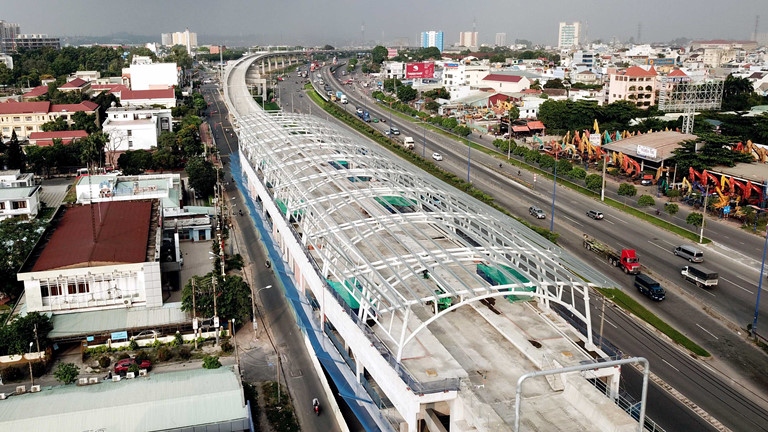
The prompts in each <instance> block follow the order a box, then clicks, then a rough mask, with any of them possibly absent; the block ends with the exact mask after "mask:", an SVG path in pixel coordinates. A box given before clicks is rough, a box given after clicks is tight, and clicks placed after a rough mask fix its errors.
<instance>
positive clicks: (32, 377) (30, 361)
mask: <svg viewBox="0 0 768 432" xmlns="http://www.w3.org/2000/svg"><path fill="white" fill-rule="evenodd" d="M34 344H35V343H34V342H30V343H29V353H27V355H28V356H30V357H31V354H32V345H34ZM27 360H28V361H29V378H30V379H32V385H35V374H33V373H32V359H31V358H28V359H27Z"/></svg>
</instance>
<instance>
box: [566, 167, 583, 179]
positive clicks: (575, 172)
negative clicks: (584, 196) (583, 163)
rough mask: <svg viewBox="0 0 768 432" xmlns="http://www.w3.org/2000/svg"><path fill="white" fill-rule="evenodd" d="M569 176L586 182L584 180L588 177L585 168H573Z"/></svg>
mask: <svg viewBox="0 0 768 432" xmlns="http://www.w3.org/2000/svg"><path fill="white" fill-rule="evenodd" d="M568 175H569V176H571V177H573V178H575V179H577V180H584V178H585V177H587V172H586V171H584V168H579V167H573V169H572V170H571V172H569V173H568Z"/></svg>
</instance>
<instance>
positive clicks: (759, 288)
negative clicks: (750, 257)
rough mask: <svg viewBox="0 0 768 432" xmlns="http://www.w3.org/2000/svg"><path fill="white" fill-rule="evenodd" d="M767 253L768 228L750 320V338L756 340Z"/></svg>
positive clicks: (767, 229)
mask: <svg viewBox="0 0 768 432" xmlns="http://www.w3.org/2000/svg"><path fill="white" fill-rule="evenodd" d="M766 251H768V227H766V230H765V242H764V243H763V261H762V263H761V264H760V280H758V281H757V299H756V300H755V317H754V318H753V319H752V336H753V337H754V338H755V339H757V316H758V314H759V312H760V292H761V291H762V290H763V274H764V272H765V253H766Z"/></svg>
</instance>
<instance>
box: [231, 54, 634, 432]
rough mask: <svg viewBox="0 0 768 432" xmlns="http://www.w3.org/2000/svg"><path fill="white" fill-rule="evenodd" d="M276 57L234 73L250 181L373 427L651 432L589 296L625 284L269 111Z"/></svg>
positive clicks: (336, 373)
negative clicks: (263, 88)
mask: <svg viewBox="0 0 768 432" xmlns="http://www.w3.org/2000/svg"><path fill="white" fill-rule="evenodd" d="M265 55H266V54H265ZM260 56H261V55H259V54H257V55H252V56H248V57H244V58H243V59H241V60H240V61H238V62H237V63H236V64H234V65H232V66H230V67H229V68H228V69H227V71H226V75H225V79H224V80H223V81H222V82H223V84H224V96H225V99H226V102H227V106H228V108H229V110H230V114H231V116H232V120H233V124H234V126H235V128H236V130H237V134H238V138H239V155H238V156H239V158H238V159H239V164H238V166H239V167H240V169H241V170H242V173H241V175H242V179H243V184H242V186H243V189H244V190H246V191H247V193H248V198H249V199H250V200H252V201H253V203H254V204H255V207H256V208H258V209H259V211H260V216H261V218H262V220H263V221H264V226H265V227H266V228H267V230H268V231H269V232H270V234H271V239H270V240H271V241H272V242H273V246H274V251H275V252H276V253H277V254H278V255H279V258H280V260H281V262H282V263H281V264H282V265H283V266H284V268H285V274H286V275H288V277H290V280H291V285H292V287H286V288H285V295H286V296H287V297H288V298H289V299H290V301H291V302H292V304H293V307H294V309H296V315H297V321H298V324H299V328H300V329H301V331H302V332H304V334H305V337H306V341H307V346H308V348H309V349H310V350H312V351H313V354H314V355H315V357H316V359H317V362H318V365H322V366H323V367H324V369H325V371H326V372H327V375H328V376H330V377H331V379H332V380H333V381H334V384H335V386H336V388H337V389H338V394H339V395H340V396H341V397H342V398H344V400H345V401H346V403H347V404H348V405H349V406H350V407H351V408H352V411H353V412H354V413H355V415H356V416H357V417H358V419H359V420H360V421H361V423H362V424H363V425H364V426H365V427H366V428H367V429H368V430H393V431H395V430H397V431H417V430H430V431H439V430H450V431H504V430H515V428H516V427H519V430H528V431H533V430H546V431H579V430H583V431H596V430H599V431H630V430H637V429H638V426H639V425H638V422H637V420H636V418H637V412H636V411H633V410H632V409H630V410H629V411H631V412H632V414H633V415H634V417H635V418H633V415H630V414H629V413H627V411H628V409H627V408H626V407H625V406H621V405H622V404H621V403H619V400H620V398H619V379H620V375H619V373H620V370H619V367H618V366H614V365H612V366H611V367H601V366H602V365H601V366H598V362H603V361H606V360H611V357H612V356H614V355H617V354H618V353H616V352H611V351H610V350H609V349H608V348H606V347H605V346H604V345H602V343H601V346H596V344H595V341H596V340H597V338H595V337H594V335H593V333H592V326H591V319H590V308H589V301H590V297H591V296H592V295H593V292H591V289H592V288H594V287H619V285H618V284H617V283H616V282H614V281H613V280H611V279H610V278H608V277H607V276H605V275H603V274H602V273H601V272H599V271H596V270H594V269H593V268H591V267H590V266H588V265H586V264H585V263H583V262H582V261H581V260H579V259H578V258H576V257H574V256H571V255H570V254H568V253H567V252H565V251H564V250H562V249H561V248H559V247H558V246H556V245H554V244H552V243H551V242H549V241H548V240H546V239H545V238H543V237H541V236H540V235H538V234H536V233H535V232H533V231H532V230H530V229H529V228H527V227H526V226H525V225H524V224H522V223H520V222H518V221H517V220H515V219H513V218H511V217H509V216H506V215H504V214H503V213H501V212H499V211H497V210H495V209H493V208H491V207H489V206H487V205H485V204H483V203H481V202H479V201H477V200H475V199H473V198H471V197H469V196H467V195H466V194H464V193H462V192H461V191H459V190H456V189H454V188H452V187H451V186H448V185H447V184H445V183H443V182H441V181H439V180H437V179H435V178H433V177H431V176H429V175H427V174H425V173H423V172H420V171H419V170H418V169H416V168H415V167H413V166H412V165H410V164H408V163H407V162H405V161H403V160H400V159H399V158H397V157H396V156H395V155H393V154H391V153H389V152H388V151H386V150H385V149H382V148H379V147H378V146H376V145H375V144H374V143H372V142H370V141H368V140H366V139H365V138H364V137H363V136H361V135H352V134H350V133H349V132H346V131H342V130H340V129H338V128H337V127H335V126H333V125H332V124H331V123H330V122H327V121H324V120H321V119H318V118H317V117H312V116H308V115H302V114H292V113H286V112H282V111H280V112H264V111H263V110H262V109H261V108H260V107H259V106H258V105H257V104H256V103H255V102H254V100H253V97H252V96H251V94H250V92H249V89H248V80H250V79H261V78H260V77H259V76H258V73H259V72H258V68H257V67H253V65H254V64H255V63H258V62H259V59H260ZM233 156H234V155H233ZM233 166H234V164H233ZM270 240H266V241H270ZM273 267H274V266H273ZM601 342H602V341H601ZM609 364H610V363H609ZM584 365H588V366H590V369H589V370H588V371H583V370H580V371H575V372H574V371H571V372H568V373H554V374H547V375H546V376H541V377H536V378H532V379H530V380H527V381H526V384H525V387H524V388H521V384H519V383H518V380H520V379H521V377H523V376H525V375H526V374H529V373H531V372H541V371H549V370H560V369H567V368H572V369H573V368H576V367H579V366H584ZM646 369H647V367H646ZM321 378H322V377H321ZM635 408H637V407H636V406H635ZM516 412H518V414H516Z"/></svg>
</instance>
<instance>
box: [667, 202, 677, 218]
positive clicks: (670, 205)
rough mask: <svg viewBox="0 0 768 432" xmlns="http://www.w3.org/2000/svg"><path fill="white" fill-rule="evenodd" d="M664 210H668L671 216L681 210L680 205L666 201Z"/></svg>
mask: <svg viewBox="0 0 768 432" xmlns="http://www.w3.org/2000/svg"><path fill="white" fill-rule="evenodd" d="M664 211H665V212H667V213H668V214H669V215H670V216H674V215H675V214H677V212H679V211H680V206H678V205H677V204H674V203H666V204H664Z"/></svg>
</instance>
